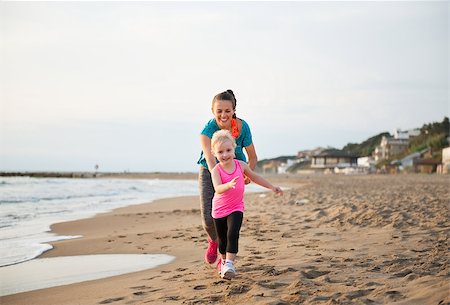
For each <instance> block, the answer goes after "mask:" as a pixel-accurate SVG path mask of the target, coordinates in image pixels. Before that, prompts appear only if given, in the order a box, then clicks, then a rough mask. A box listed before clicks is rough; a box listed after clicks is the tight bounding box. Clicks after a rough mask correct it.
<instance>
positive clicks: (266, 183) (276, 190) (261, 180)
mask: <svg viewBox="0 0 450 305" xmlns="http://www.w3.org/2000/svg"><path fill="white" fill-rule="evenodd" d="M239 162H240V164H241V167H242V169H243V170H244V174H245V175H246V176H247V177H249V178H250V180H252V181H253V182H255V183H256V184H258V185H261V186H263V187H265V188H268V189H269V190H271V191H273V192H274V193H276V194H279V195H283V191H282V190H281V188H280V187H279V186H274V185H273V184H272V183H270V182H269V181H268V180H266V179H265V178H263V177H262V176H260V175H258V174H257V173H255V172H254V171H252V170H251V168H250V167H249V166H248V165H247V163H245V162H242V161H239Z"/></svg>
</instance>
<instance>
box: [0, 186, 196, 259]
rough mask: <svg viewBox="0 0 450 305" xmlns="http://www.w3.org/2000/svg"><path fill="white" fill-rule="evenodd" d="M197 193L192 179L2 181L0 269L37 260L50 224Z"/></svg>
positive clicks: (45, 246) (52, 237)
mask: <svg viewBox="0 0 450 305" xmlns="http://www.w3.org/2000/svg"><path fill="white" fill-rule="evenodd" d="M196 194H198V183H197V181H195V180H159V179H151V180H140V179H139V180H138V179H70V178H69V179H65V178H30V177H2V178H0V266H6V265H11V264H16V263H19V262H23V261H26V260H30V259H32V258H35V257H36V256H38V255H40V254H42V253H43V252H44V251H47V250H49V249H51V248H52V246H51V245H49V244H47V243H49V242H52V241H56V240H62V239H68V238H76V237H79V236H57V235H54V234H51V233H49V231H50V225H51V224H53V223H58V222H64V221H69V220H75V219H81V218H87V217H91V216H94V215H95V214H97V213H101V212H107V211H110V210H112V209H115V208H118V207H122V206H127V205H132V204H139V203H146V202H150V201H153V200H155V199H159V198H166V197H175V196H187V195H196Z"/></svg>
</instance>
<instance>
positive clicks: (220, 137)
mask: <svg viewBox="0 0 450 305" xmlns="http://www.w3.org/2000/svg"><path fill="white" fill-rule="evenodd" d="M227 141H230V142H231V144H233V148H236V140H235V139H234V138H233V136H232V135H231V132H229V131H228V130H226V129H221V130H218V131H216V132H215V133H214V134H213V136H212V138H211V149H213V150H214V147H216V145H218V144H222V143H225V142H227Z"/></svg>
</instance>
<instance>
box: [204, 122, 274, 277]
mask: <svg viewBox="0 0 450 305" xmlns="http://www.w3.org/2000/svg"><path fill="white" fill-rule="evenodd" d="M235 148H236V142H235V139H234V138H233V137H232V135H231V133H230V132H229V131H228V130H219V131H217V132H215V133H214V135H213V137H212V140H211V150H212V153H213V155H214V156H215V157H216V158H217V160H218V161H219V163H218V164H217V165H216V166H215V167H214V168H213V169H212V171H211V176H212V182H213V185H214V189H215V190H216V191H215V194H214V198H213V203H212V217H213V218H214V224H215V227H216V232H217V236H218V241H219V252H220V254H221V263H220V264H219V266H220V275H221V277H222V278H224V279H228V280H230V279H232V278H233V277H234V276H235V274H236V269H235V267H234V260H235V259H236V254H237V253H238V240H239V232H240V229H241V225H242V219H243V216H244V185H245V183H244V174H245V176H246V177H248V178H249V179H251V180H252V181H253V182H255V183H256V184H259V185H261V186H263V187H266V188H268V189H270V190H272V191H273V192H275V193H276V194H283V192H282V190H281V189H280V188H279V187H278V186H273V185H272V184H271V183H270V182H269V181H267V180H266V179H264V178H263V177H261V176H259V175H258V174H256V173H255V172H253V171H252V170H251V169H250V167H249V166H248V165H247V163H245V162H242V161H239V160H236V159H234V157H235V154H234V150H235Z"/></svg>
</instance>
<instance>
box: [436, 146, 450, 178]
mask: <svg viewBox="0 0 450 305" xmlns="http://www.w3.org/2000/svg"><path fill="white" fill-rule="evenodd" d="M437 172H438V173H440V174H450V147H446V148H444V149H442V164H441V165H440V166H439V167H438V169H437Z"/></svg>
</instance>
